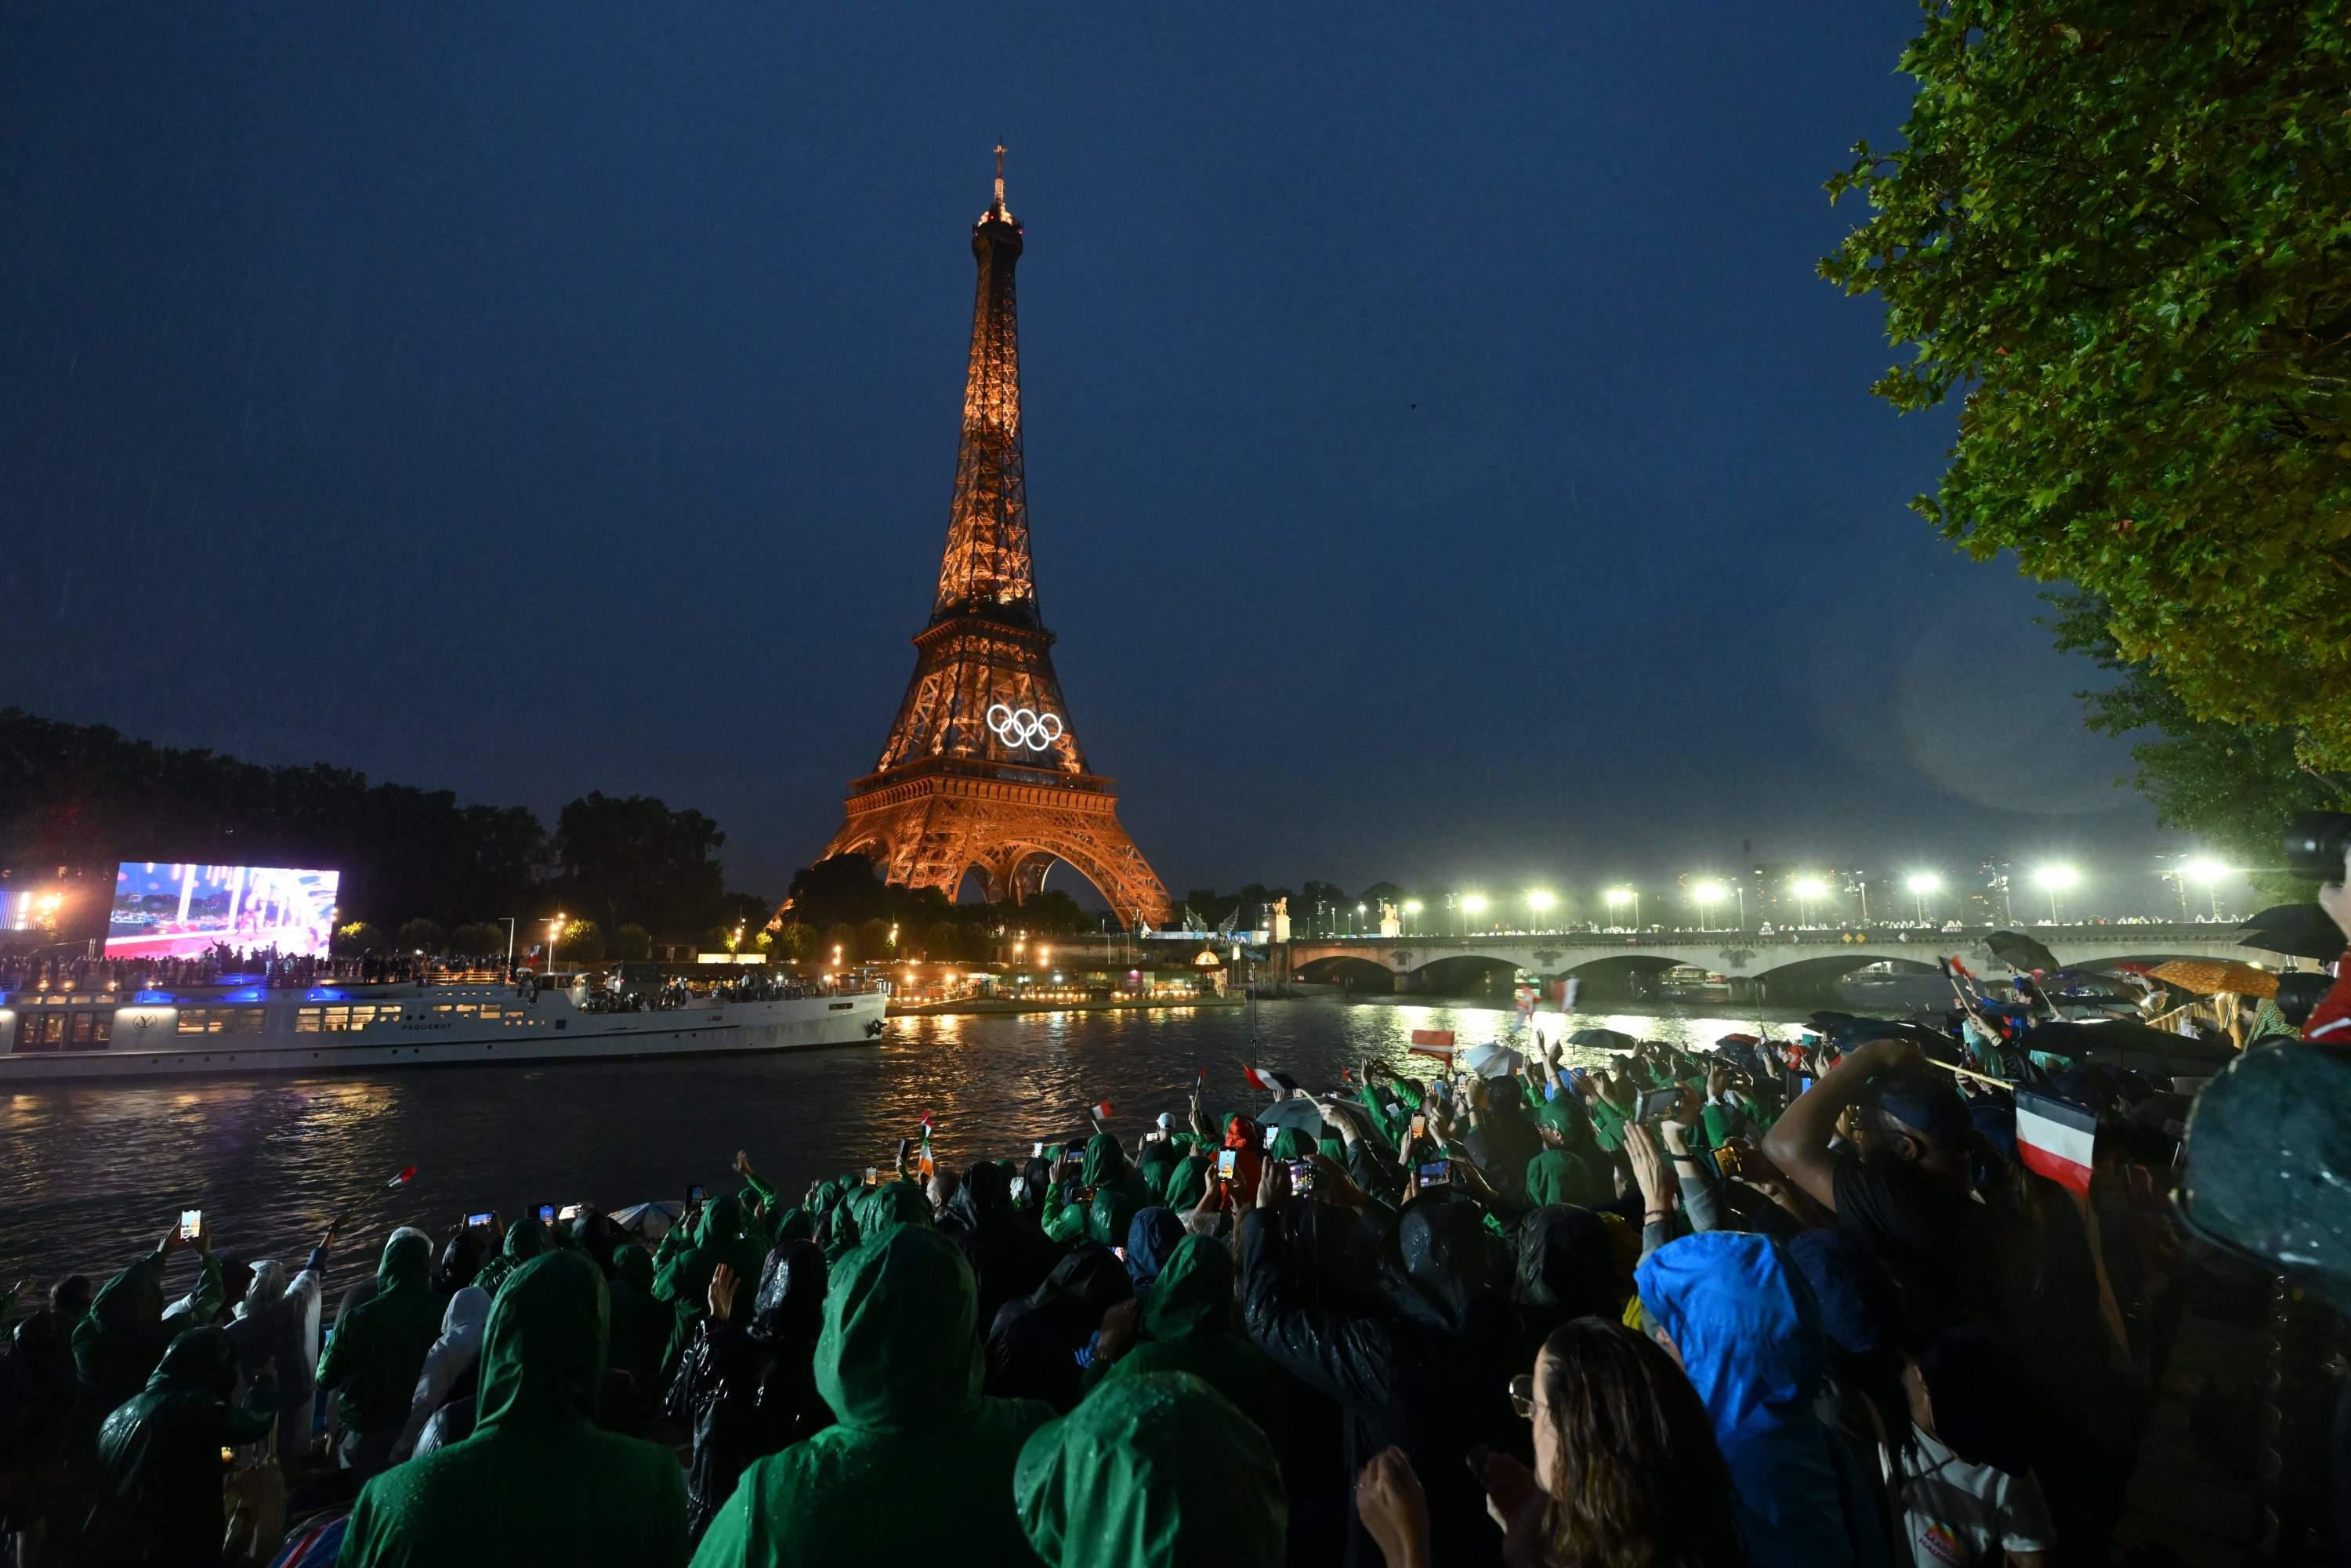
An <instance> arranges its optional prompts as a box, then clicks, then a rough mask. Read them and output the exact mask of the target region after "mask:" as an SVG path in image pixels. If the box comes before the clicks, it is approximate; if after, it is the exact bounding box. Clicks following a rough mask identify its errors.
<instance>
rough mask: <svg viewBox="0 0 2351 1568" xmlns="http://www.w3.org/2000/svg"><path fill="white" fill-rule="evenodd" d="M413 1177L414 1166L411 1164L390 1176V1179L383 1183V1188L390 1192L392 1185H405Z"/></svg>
mask: <svg viewBox="0 0 2351 1568" xmlns="http://www.w3.org/2000/svg"><path fill="white" fill-rule="evenodd" d="M415 1179H416V1167H415V1166H409V1167H408V1168H407V1169H406V1170H404V1171H402V1172H401V1173H400V1174H399V1175H398V1176H394V1177H392V1179H391V1180H390V1181H388V1182H386V1183H384V1184H383V1188H384V1190H385V1191H386V1192H390V1191H391V1190H392V1188H393V1187H396V1186H407V1185H408V1184H409V1183H410V1182H412V1181H414V1180H415Z"/></svg>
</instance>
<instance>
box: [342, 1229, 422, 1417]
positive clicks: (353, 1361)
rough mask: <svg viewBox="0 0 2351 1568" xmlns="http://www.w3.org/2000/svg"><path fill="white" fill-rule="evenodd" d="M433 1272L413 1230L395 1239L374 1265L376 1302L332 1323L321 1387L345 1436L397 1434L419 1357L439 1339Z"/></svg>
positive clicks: (419, 1365) (412, 1389)
mask: <svg viewBox="0 0 2351 1568" xmlns="http://www.w3.org/2000/svg"><path fill="white" fill-rule="evenodd" d="M432 1270H433V1243H432V1242H430V1241H428V1240H426V1239H424V1238H423V1237H422V1236H419V1235H418V1234H416V1233H415V1232H414V1231H409V1232H407V1233H405V1234H395V1235H394V1236H393V1237H392V1239H391V1240H389V1241H387V1242H385V1243H384V1244H383V1257H382V1259H381V1260H380V1261H379V1262H378V1263H377V1264H376V1269H375V1282H376V1292H375V1295H374V1297H373V1298H372V1299H371V1300H369V1301H362V1302H360V1304H359V1305H358V1306H356V1307H353V1308H352V1309H351V1312H350V1322H339V1323H337V1324H336V1325H335V1337H334V1338H333V1339H332V1340H330V1341H329V1342H328V1344H327V1354H326V1357H325V1359H323V1360H321V1361H320V1362H319V1387H320V1388H322V1389H327V1390H329V1391H332V1392H334V1393H335V1395H336V1408H337V1409H338V1410H339V1411H340V1412H341V1415H342V1418H343V1427H344V1429H345V1430H346V1431H351V1432H360V1433H369V1432H397V1431H398V1430H400V1428H401V1426H402V1423H404V1422H405V1421H407V1419H408V1402H409V1399H410V1397H411V1396H413V1395H414V1394H415V1392H416V1375H417V1374H418V1373H419V1372H420V1371H422V1370H423V1366H424V1354H425V1352H427V1351H429V1350H431V1349H432V1348H433V1342H434V1340H436V1339H438V1338H440V1337H441V1316H442V1312H443V1311H444V1307H443V1304H442V1303H441V1302H440V1301H435V1300H434V1296H433V1285H432V1281H431V1279H430V1275H431V1273H432Z"/></svg>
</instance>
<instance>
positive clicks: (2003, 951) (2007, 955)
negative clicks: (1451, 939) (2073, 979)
mask: <svg viewBox="0 0 2351 1568" xmlns="http://www.w3.org/2000/svg"><path fill="white" fill-rule="evenodd" d="M1984 946H1986V947H1988V948H1990V949H1991V956H1993V957H1995V958H1997V959H1999V960H2000V961H2001V963H2003V964H2006V965H2007V966H2008V967H2010V968H2012V969H2053V968H2055V967H2057V955H2056V954H2054V953H2052V952H2051V951H2050V950H2049V949H2048V948H2046V947H2043V946H2042V945H2041V944H2040V943H2038V942H2036V941H2034V940H2033V939H2032V937H2030V936H2018V935H2017V934H2016V933H2015V932H2013V931H1995V932H1993V933H1992V934H1991V936H1987V937H1985V938H1984Z"/></svg>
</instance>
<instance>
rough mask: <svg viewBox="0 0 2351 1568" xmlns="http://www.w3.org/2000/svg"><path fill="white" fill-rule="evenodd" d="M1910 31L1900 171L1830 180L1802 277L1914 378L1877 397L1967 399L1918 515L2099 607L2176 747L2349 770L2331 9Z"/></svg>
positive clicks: (2039, 11)
mask: <svg viewBox="0 0 2351 1568" xmlns="http://www.w3.org/2000/svg"><path fill="white" fill-rule="evenodd" d="M1925 16H1926V25H1925V29H1924V31H1923V32H1922V33H1921V35H1920V36H1919V37H1918V38H1917V40H1916V41H1915V42H1914V43H1913V44H1912V45H1911V46H1910V47H1909V48H1908V49H1907V51H1906V52H1905V54H1904V55H1903V57H1902V68H1903V69H1904V70H1905V71H1907V73H1908V74H1909V75H1911V76H1912V77H1914V78H1916V79H1917V84H1918V90H1917V98H1916V99H1915V101H1914V102H1913V104H1912V106H1911V112H1910V118H1909V120H1908V122H1907V124H1906V125H1905V126H1904V128H1903V136H1904V141H1905V145H1904V146H1903V147H1902V148H1900V149H1898V150H1893V151H1881V150H1878V149H1876V148H1873V147H1870V146H1868V145H1867V144H1863V145H1861V146H1859V147H1857V148H1856V149H1855V158H1854V162H1852V164H1851V166H1850V167H1848V168H1847V169H1845V170H1844V172H1841V173H1839V174H1838V175H1836V177H1835V178H1834V179H1833V180H1831V181H1830V182H1829V191H1830V193H1831V195H1832V196H1833V197H1838V196H1843V195H1845V194H1848V193H1855V194H1858V195H1860V196H1862V197H1864V198H1865V199H1866V200H1867V202H1868V204H1869V205H1870V207H1871V208H1872V213H1871V215H1870V217H1869V219H1868V221H1867V222H1866V223H1865V224H1864V225H1862V226H1861V227H1860V228H1858V229H1856V230H1855V231H1854V232H1853V234H1851V235H1849V236H1847V238H1846V239H1845V241H1844V245H1843V246H1840V247H1839V248H1838V250H1837V252H1836V254H1835V255H1834V256H1829V257H1828V258H1827V259H1826V260H1824V261H1823V263H1822V264H1821V271H1822V274H1823V276H1824V277H1827V278H1828V279H1830V280H1831V281H1832V282H1834V283H1836V284H1838V285H1840V286H1841V287H1844V289H1845V291H1846V292H1847V293H1850V294H1876V295H1877V296H1879V297H1880V298H1882V299H1883V300H1884V301H1885V304H1886V333H1887V336H1888V337H1889V338H1890V339H1891V340H1893V341H1894V342H1896V344H1903V345H1907V346H1908V347H1909V348H1910V349H1911V350H1912V351H1913V355H1914V357H1913V359H1912V361H1911V362H1910V363H1909V364H1907V365H1905V366H1900V367H1897V368H1896V369H1894V370H1891V371H1888V372H1887V373H1886V376H1885V377H1884V379H1882V380H1881V381H1880V382H1877V384H1876V392H1878V393H1879V394H1880V395H1882V396H1884V397H1885V398H1886V399H1887V400H1889V401H1890V402H1893V403H1894V404H1895V406H1896V407H1897V408H1899V409H1902V410H1905V411H1916V410H1922V409H1929V408H1933V407H1935V406H1937V405H1938V404H1939V403H1940V402H1942V401H1943V400H1944V398H1945V397H1946V396H1948V395H1949V394H1950V393H1951V392H1954V391H1959V392H1962V393H1963V395H1964V402H1963V406H1962V412H1961V416H1960V421H1959V442H1958V444H1957V445H1956V446H1955V447H1954V448H1953V449H1952V451H1951V453H1950V463H1949V469H1948V470H1947V472H1946V473H1945V475H1944V476H1943V480H1942V484H1941V486H1940V489H1939V490H1938V493H1937V494H1936V495H1935V496H1933V497H1919V498H1918V499H1917V501H1916V502H1915V503H1914V505H1916V506H1917V508H1918V510H1919V511H1921V512H1922V513H1924V514H1925V515H1926V516H1927V517H1928V518H1929V519H1931V520H1932V521H1933V522H1934V523H1935V524H1936V525H1937V526H1938V528H1941V529H1942V531H1943V532H1944V534H1945V535H1946V536H1948V537H1949V538H1952V539H1955V540H1957V541H1959V543H1960V544H1961V545H1962V546H1963V547H1964V548H1965V549H1968V550H1969V551H1970V553H1972V554H1974V555H1976V556H1977V557H1979V558H1980V559H1989V558H1990V557H1991V556H1993V555H1995V554H1997V553H1998V552H1999V551H2001V550H2002V549H2012V550H2014V551H2015V552H2016V554H2017V557H2018V559H2019V561H2020V562H2021V564H2022V568H2023V570H2024V571H2025V572H2026V573H2027V574H2029V575H2031V576H2032V577H2035V578H2039V579H2042V580H2070V581H2072V582H2074V583H2075V584H2078V585H2080V586H2081V587H2082V588H2083V589H2085V590H2087V591H2089V592H2090V593H2092V594H2094V595H2095V596H2096V598H2097V599H2098V601H2100V602H2101V604H2102V605H2103V606H2104V614H2105V635H2106V636H2107V637H2108V638H2110V639H2111V641H2112V643H2113V647H2114V651H2115V654H2116V657H2117V658H2118V659H2120V660H2121V661H2123V662H2125V663H2126V664H2131V665H2135V666H2143V669H2144V673H2145V675H2146V677H2147V679H2148V680H2149V681H2151V682H2152V683H2154V684H2155V685H2157V686H2158V687H2159V688H2160V689H2161V690H2163V691H2164V692H2167V693H2168V694H2169V695H2170V696H2171V697H2172V698H2175V699H2176V700H2177V703H2178V704H2179V712H2180V714H2181V716H2182V717H2183V718H2184V720H2185V721H2186V722H2189V723H2194V724H2211V723H2220V724H2231V725H2247V726H2253V727H2266V730H2267V733H2268V737H2269V739H2268V740H2267V741H2265V742H2255V743H2254V744H2256V745H2271V744H2274V743H2275V742H2276V741H2277V740H2278V738H2279V737H2280V735H2281V734H2282V733H2283V735H2284V736H2285V737H2286V738H2287V739H2288V740H2290V742H2291V744H2292V745H2293V746H2294V747H2295V750H2296V753H2297V755H2298V757H2299V758H2300V760H2301V761H2302V762H2304V763H2306V764H2309V765H2311V766H2313V767H2314V768H2319V769H2321V770H2323V771H2328V772H2340V771H2341V770H2343V769H2345V768H2351V701H2346V700H2345V694H2346V690H2351V507H2346V500H2351V116H2346V113H2345V108H2344V106H2345V104H2346V101H2351V3H2346V0H2304V3H2302V4H2293V3H2281V0H2177V3H2175V4H2169V5H2144V4H2137V3H2126V0H2069V3H2068V4H2066V5H2053V4H2051V3H2049V0H2024V3H2022V4H2015V3H2011V4H1995V3H1993V0H1929V3H1928V4H1927V5H1926V6H1925ZM2124 700H2125V701H2126V703H2127V701H2128V700H2129V699H2127V698H2126V699H2124ZM2122 711H2124V710H2123V709H2117V710H2116V714H2117V715H2119V714H2120V713H2121V712H2122ZM2151 721H2152V720H2151ZM2157 744H2158V745H2162V744H2165V743H2161V742H2158V743H2157Z"/></svg>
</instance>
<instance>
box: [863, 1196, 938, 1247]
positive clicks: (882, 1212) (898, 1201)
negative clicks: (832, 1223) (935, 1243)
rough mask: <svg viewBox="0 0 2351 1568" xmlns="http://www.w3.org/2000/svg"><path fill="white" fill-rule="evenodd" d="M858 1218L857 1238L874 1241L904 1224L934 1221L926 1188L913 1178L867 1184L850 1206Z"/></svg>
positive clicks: (925, 1223) (926, 1225)
mask: <svg viewBox="0 0 2351 1568" xmlns="http://www.w3.org/2000/svg"><path fill="white" fill-rule="evenodd" d="M850 1213H851V1214H852V1215H853V1216H854V1217H855V1218H856V1220H857V1239H859V1240H860V1241H874V1240H879V1239H881V1238H883V1237H884V1236H887V1235H889V1234H890V1232H892V1231H893V1230H895V1229H896V1228H898V1227H900V1226H902V1225H920V1226H923V1227H924V1228H929V1227H930V1224H931V1200H930V1199H929V1198H927V1197H925V1196H923V1189H922V1188H921V1186H917V1185H916V1184H915V1183H914V1182H910V1181H885V1182H883V1184H882V1185H881V1186H877V1187H871V1188H868V1189H867V1190H866V1191H865V1192H863V1193H862V1194H860V1195H859V1196H858V1198H857V1201H856V1202H855V1203H854V1204H852V1205H851V1206H850Z"/></svg>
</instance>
